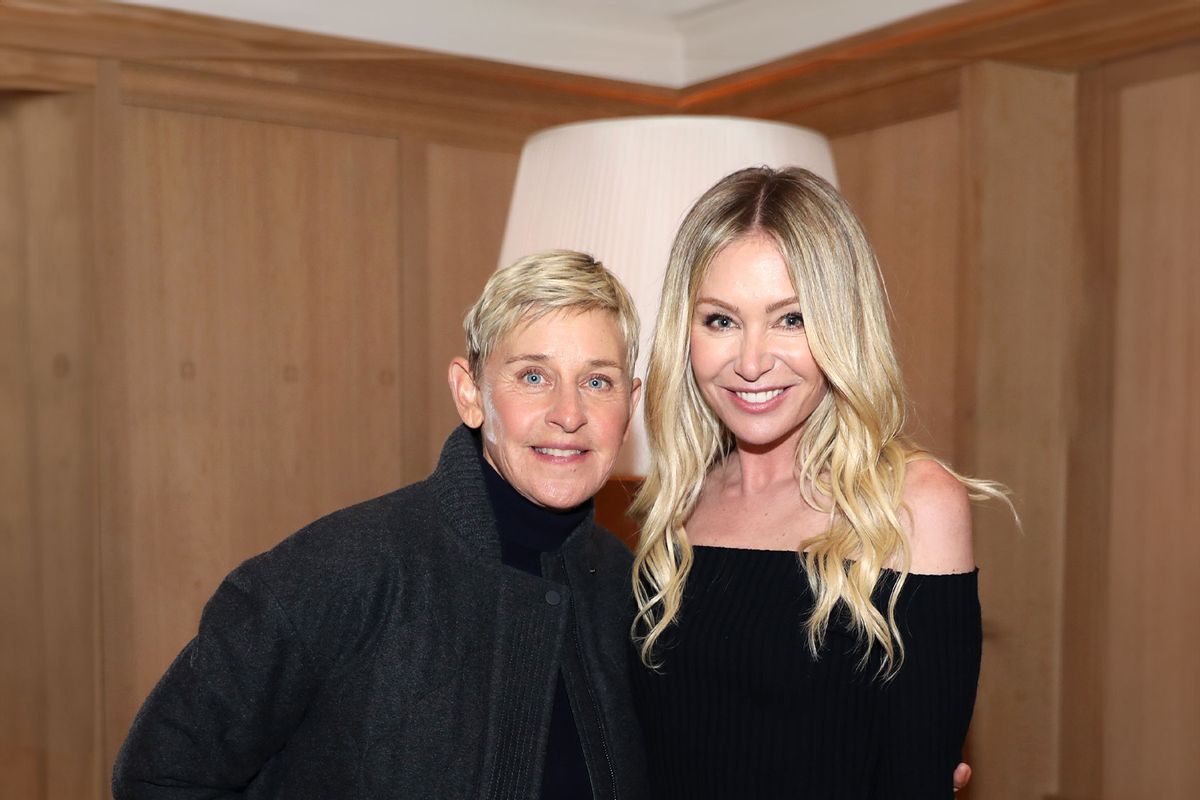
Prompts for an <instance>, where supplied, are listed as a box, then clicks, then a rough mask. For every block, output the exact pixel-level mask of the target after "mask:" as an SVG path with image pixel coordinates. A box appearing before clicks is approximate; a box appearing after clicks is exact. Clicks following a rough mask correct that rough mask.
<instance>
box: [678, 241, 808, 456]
mask: <svg viewBox="0 0 1200 800" xmlns="http://www.w3.org/2000/svg"><path fill="white" fill-rule="evenodd" d="M691 324H692V347H691V363H692V374H693V376H694V377H695V379H696V385H697V386H698V387H699V388H700V392H701V393H702V394H703V395H704V399H705V400H706V401H707V402H708V405H709V407H710V408H712V410H713V412H714V413H715V414H716V415H717V417H718V418H719V419H720V420H721V422H722V423H724V425H725V427H726V428H728V429H729V430H730V431H731V432H732V433H733V435H734V437H735V438H736V439H737V441H738V444H739V446H741V447H743V448H746V447H754V448H769V447H775V446H778V445H781V444H784V443H786V442H789V441H790V442H792V443H793V444H794V443H795V442H796V441H798V440H799V436H800V432H801V431H802V430H803V427H804V423H805V422H806V421H807V420H808V418H809V416H810V415H811V414H812V412H813V410H814V409H815V408H816V407H817V404H818V403H820V402H821V399H822V398H823V397H824V396H825V392H826V391H827V384H826V382H825V376H824V375H823V374H822V372H821V370H820V368H819V367H818V366H817V363H816V361H814V360H813V355H812V351H811V350H810V349H809V347H808V337H807V335H806V334H805V331H804V317H803V315H802V313H801V309H800V302H799V300H798V299H797V297H796V291H795V289H793V288H792V282H791V280H790V279H789V277H788V271H787V266H786V265H785V264H784V261H783V257H782V256H781V255H780V254H779V250H778V249H777V248H776V247H775V244H774V243H773V242H772V241H771V240H770V239H767V238H765V237H762V236H759V235H754V234H751V235H748V236H743V237H741V238H739V239H735V240H734V241H733V242H731V243H730V244H729V245H727V246H726V247H725V249H723V250H721V251H720V252H719V253H718V254H717V256H716V258H715V259H713V262H712V264H711V266H710V267H709V270H708V274H707V275H706V276H705V278H704V281H703V282H702V283H701V285H700V291H699V295H698V297H697V299H696V306H695V309H694V310H693V313H692V323H691Z"/></svg>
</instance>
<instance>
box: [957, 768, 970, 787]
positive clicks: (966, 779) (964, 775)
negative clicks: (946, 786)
mask: <svg viewBox="0 0 1200 800" xmlns="http://www.w3.org/2000/svg"><path fill="white" fill-rule="evenodd" d="M970 782H971V765H970V764H959V765H958V766H957V767H955V768H954V791H956V792H957V791H958V790H959V789H962V788H963V787H965V786H966V785H967V784H968V783H970Z"/></svg>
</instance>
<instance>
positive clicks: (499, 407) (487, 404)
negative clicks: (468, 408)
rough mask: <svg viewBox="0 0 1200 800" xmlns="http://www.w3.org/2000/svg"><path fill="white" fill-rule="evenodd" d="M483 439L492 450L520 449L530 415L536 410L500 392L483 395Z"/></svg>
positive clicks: (516, 398)
mask: <svg viewBox="0 0 1200 800" xmlns="http://www.w3.org/2000/svg"><path fill="white" fill-rule="evenodd" d="M483 413H484V424H483V431H484V437H485V438H486V439H487V441H488V443H489V444H491V445H492V448H493V449H497V448H503V447H520V446H523V445H522V441H521V440H522V438H523V436H524V434H526V433H527V432H528V428H529V420H530V416H531V414H534V413H536V410H532V409H531V408H530V404H529V403H527V402H524V401H523V400H522V399H521V398H519V397H511V396H507V395H505V394H504V393H502V392H490V391H488V392H484V394H483Z"/></svg>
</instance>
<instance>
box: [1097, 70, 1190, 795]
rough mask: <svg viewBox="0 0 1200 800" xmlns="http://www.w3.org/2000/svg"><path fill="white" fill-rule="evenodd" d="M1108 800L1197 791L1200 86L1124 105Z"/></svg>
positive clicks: (1178, 86)
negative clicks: (1196, 567)
mask: <svg viewBox="0 0 1200 800" xmlns="http://www.w3.org/2000/svg"><path fill="white" fill-rule="evenodd" d="M1117 110H1118V115H1119V122H1118V130H1119V140H1118V141H1119V144H1118V148H1119V164H1120V168H1119V173H1118V175H1119V181H1118V186H1119V194H1118V195H1117V220H1116V222H1117V225H1118V229H1117V230H1118V246H1117V258H1118V260H1117V264H1118V273H1117V279H1118V287H1119V291H1118V300H1117V316H1116V321H1115V322H1116V352H1115V367H1114V371H1115V374H1116V375H1117V376H1118V380H1117V384H1116V393H1115V398H1114V411H1113V416H1114V419H1113V458H1112V464H1113V473H1112V487H1113V491H1112V497H1111V513H1112V533H1111V536H1112V539H1111V545H1110V547H1111V550H1110V553H1111V558H1110V566H1109V570H1108V592H1109V597H1110V601H1109V606H1108V607H1109V615H1108V618H1107V622H1108V625H1107V633H1108V637H1107V643H1108V650H1107V658H1106V659H1105V662H1106V664H1107V670H1106V675H1105V683H1106V685H1105V690H1104V696H1103V702H1104V709H1105V719H1104V722H1105V728H1104V757H1103V759H1102V763H1103V765H1104V770H1103V772H1104V793H1103V797H1105V798H1112V799H1113V800H1117V798H1128V797H1154V798H1161V800H1183V798H1192V797H1195V796H1196V793H1197V790H1198V789H1200V761H1198V760H1197V759H1196V757H1195V755H1196V743H1197V741H1200V690H1197V688H1196V676H1197V675H1200V638H1198V636H1197V633H1198V632H1200V599H1197V595H1196V581H1195V565H1196V564H1197V563H1200V516H1198V515H1197V505H1196V494H1197V489H1198V488H1200V468H1198V467H1197V462H1198V461H1200V416H1198V415H1197V410H1198V409H1200V314H1198V313H1197V311H1196V309H1197V308H1200V269H1198V268H1197V260H1196V259H1197V254H1200V227H1198V226H1197V224H1196V219H1197V216H1196V215H1197V209H1198V208H1200V72H1192V73H1190V74H1186V75H1181V76H1178V77H1175V78H1170V79H1167V80H1159V81H1153V82H1150V83H1145V84H1142V85H1138V86H1133V87H1131V88H1128V89H1126V90H1124V91H1123V92H1122V93H1121V95H1120V97H1119V105H1118V109H1117Z"/></svg>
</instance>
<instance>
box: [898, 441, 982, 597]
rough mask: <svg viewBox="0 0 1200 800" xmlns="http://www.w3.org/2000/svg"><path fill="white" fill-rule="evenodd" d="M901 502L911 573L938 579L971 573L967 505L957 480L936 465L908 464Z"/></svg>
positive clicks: (926, 462) (924, 462)
mask: <svg viewBox="0 0 1200 800" xmlns="http://www.w3.org/2000/svg"><path fill="white" fill-rule="evenodd" d="M903 498H904V505H905V507H906V509H907V512H908V513H906V514H903V515H902V519H903V521H904V523H905V533H907V534H908V537H909V545H910V547H911V550H912V565H911V571H912V572H915V573H925V574H932V575H940V574H949V573H957V572H970V571H971V570H973V569H975V552H974V547H973V546H972V539H971V501H970V498H969V497H968V496H967V490H966V487H964V486H963V485H962V484H961V483H960V482H959V480H958V479H957V478H955V477H954V476H953V475H951V474H950V473H949V472H948V471H947V470H946V468H945V467H943V466H942V465H941V464H939V463H937V462H936V461H932V460H929V459H922V460H919V461H910V462H909V463H908V465H907V469H906V471H905V477H904V494H903Z"/></svg>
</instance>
